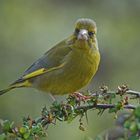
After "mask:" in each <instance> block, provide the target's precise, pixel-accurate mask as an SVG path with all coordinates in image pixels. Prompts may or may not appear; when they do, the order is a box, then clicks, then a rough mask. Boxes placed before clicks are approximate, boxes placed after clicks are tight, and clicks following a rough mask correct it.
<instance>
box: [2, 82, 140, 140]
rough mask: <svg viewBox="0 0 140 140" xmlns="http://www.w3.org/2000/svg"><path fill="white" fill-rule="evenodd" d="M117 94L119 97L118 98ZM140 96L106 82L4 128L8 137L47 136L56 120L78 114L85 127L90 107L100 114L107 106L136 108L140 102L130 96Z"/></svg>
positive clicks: (112, 107) (7, 122)
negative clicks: (95, 88) (112, 89)
mask: <svg viewBox="0 0 140 140" xmlns="http://www.w3.org/2000/svg"><path fill="white" fill-rule="evenodd" d="M116 98H119V99H117V101H116ZM139 98H140V92H137V91H133V90H130V89H129V88H128V87H127V86H126V85H122V86H118V88H117V90H116V91H110V90H109V89H108V87H107V86H101V87H100V90H99V91H98V92H94V93H90V92H86V93H83V94H81V93H74V94H71V95H69V96H68V98H67V100H66V101H64V102H61V103H58V102H56V101H55V102H54V103H53V104H52V106H51V107H50V108H49V109H47V108H46V107H44V108H43V109H42V113H41V117H39V118H36V119H32V118H30V117H27V118H24V119H23V123H22V125H21V127H16V126H15V125H14V123H13V122H12V123H11V122H9V121H3V122H2V123H1V126H2V128H1V131H2V134H5V135H4V136H5V137H6V138H7V137H8V138H9V136H12V137H20V138H23V139H28V138H30V137H33V138H36V139H37V138H38V137H45V136H46V129H47V128H48V126H49V125H50V124H56V120H58V121H67V122H71V121H72V120H73V119H74V118H76V117H77V116H80V119H79V122H80V126H79V128H80V129H81V130H84V127H83V123H82V117H84V116H86V115H87V111H88V110H91V109H94V110H95V109H96V110H99V113H98V114H102V113H103V112H104V111H105V110H107V109H108V110H109V113H117V112H118V111H120V110H122V109H132V110H135V109H136V108H137V106H138V105H136V104H135V105H133V104H131V103H130V100H131V99H139ZM0 136H1V135H0Z"/></svg>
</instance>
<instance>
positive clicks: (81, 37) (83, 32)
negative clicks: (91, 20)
mask: <svg viewBox="0 0 140 140" xmlns="http://www.w3.org/2000/svg"><path fill="white" fill-rule="evenodd" d="M77 38H78V40H88V31H87V30H86V29H81V30H80V31H79V34H78V36H77Z"/></svg>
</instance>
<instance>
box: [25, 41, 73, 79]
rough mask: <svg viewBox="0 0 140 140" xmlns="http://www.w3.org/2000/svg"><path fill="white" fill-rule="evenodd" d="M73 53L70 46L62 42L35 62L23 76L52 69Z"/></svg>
mask: <svg viewBox="0 0 140 140" xmlns="http://www.w3.org/2000/svg"><path fill="white" fill-rule="evenodd" d="M69 52H71V48H70V47H69V45H68V44H67V43H66V42H65V41H62V42H60V43H59V44H57V45H56V46H54V47H53V48H51V49H50V50H49V51H47V52H46V53H45V54H44V55H43V56H42V57H41V58H40V59H38V60H37V61H36V62H34V63H33V64H32V65H31V66H30V67H29V68H28V69H27V70H26V71H25V72H24V74H23V76H25V75H27V74H29V73H31V72H34V71H36V70H38V69H41V68H46V69H48V68H52V67H55V66H58V65H60V64H61V63H62V60H63V59H64V57H65V56H66V55H67V54H68V53H69Z"/></svg>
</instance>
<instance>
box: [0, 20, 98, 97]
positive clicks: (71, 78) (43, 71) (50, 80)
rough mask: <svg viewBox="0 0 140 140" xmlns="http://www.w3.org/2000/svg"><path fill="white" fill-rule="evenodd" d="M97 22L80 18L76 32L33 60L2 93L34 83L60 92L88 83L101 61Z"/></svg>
mask: <svg viewBox="0 0 140 140" xmlns="http://www.w3.org/2000/svg"><path fill="white" fill-rule="evenodd" d="M96 32H97V29H96V24H95V22H94V21H93V20H91V19H84V18H83V19H79V20H77V22H76V27H75V30H74V33H73V34H72V35H71V36H70V37H69V38H67V39H65V40H63V41H62V42H60V43H58V44H57V45H55V46H54V47H53V48H52V49H50V50H49V51H48V52H46V53H45V54H44V55H43V56H42V57H41V58H40V59H38V60H37V61H36V62H35V63H33V64H32V65H31V66H30V67H29V68H28V69H27V70H26V71H25V72H24V74H23V76H21V77H20V78H19V79H18V80H17V81H15V82H14V83H13V84H11V85H10V86H9V87H8V88H7V89H5V90H2V91H0V95H2V94H4V93H6V92H8V91H9V90H11V89H14V88H19V87H33V88H36V89H39V90H41V91H45V92H50V93H52V94H56V95H62V94H68V93H73V92H75V91H77V90H79V89H81V88H82V87H84V86H85V85H87V84H88V83H89V82H90V80H91V79H92V77H93V76H94V75H95V73H96V71H97V69H98V65H99V62H100V53H99V50H98V44H97V39H96Z"/></svg>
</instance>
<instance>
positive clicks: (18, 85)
mask: <svg viewBox="0 0 140 140" xmlns="http://www.w3.org/2000/svg"><path fill="white" fill-rule="evenodd" d="M30 85H31V84H30V83H29V81H28V80H25V81H20V80H17V81H15V82H14V83H12V84H11V85H10V86H9V87H8V88H6V89H3V90H0V95H3V94H5V93H7V92H8V91H10V90H12V89H15V88H21V87H30Z"/></svg>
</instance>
